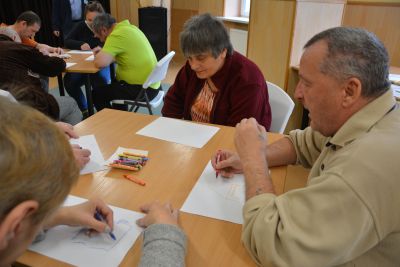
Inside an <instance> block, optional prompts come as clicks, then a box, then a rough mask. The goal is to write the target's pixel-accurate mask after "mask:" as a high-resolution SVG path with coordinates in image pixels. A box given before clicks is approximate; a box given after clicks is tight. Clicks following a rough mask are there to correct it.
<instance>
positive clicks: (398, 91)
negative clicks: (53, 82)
mask: <svg viewBox="0 0 400 267" xmlns="http://www.w3.org/2000/svg"><path fill="white" fill-rule="evenodd" d="M391 88H392V90H393V95H394V96H395V97H397V98H400V86H398V85H395V84H391Z"/></svg>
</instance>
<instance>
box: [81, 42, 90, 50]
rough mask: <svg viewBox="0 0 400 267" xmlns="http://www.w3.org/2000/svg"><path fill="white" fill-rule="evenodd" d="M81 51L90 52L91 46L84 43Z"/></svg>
mask: <svg viewBox="0 0 400 267" xmlns="http://www.w3.org/2000/svg"><path fill="white" fill-rule="evenodd" d="M81 50H85V51H88V50H90V45H88V44H87V43H84V44H83V45H81Z"/></svg>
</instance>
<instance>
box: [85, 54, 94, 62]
mask: <svg viewBox="0 0 400 267" xmlns="http://www.w3.org/2000/svg"><path fill="white" fill-rule="evenodd" d="M85 60H86V61H93V60H94V55H91V56H88V57H87V58H86V59H85Z"/></svg>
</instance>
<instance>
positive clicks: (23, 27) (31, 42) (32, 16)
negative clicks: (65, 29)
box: [0, 10, 64, 91]
mask: <svg viewBox="0 0 400 267" xmlns="http://www.w3.org/2000/svg"><path fill="white" fill-rule="evenodd" d="M41 24H42V21H41V19H40V17H39V16H38V15H37V14H36V13H35V12H33V11H30V10H29V11H25V12H22V13H21V14H20V15H19V16H18V17H17V20H16V21H15V23H14V24H12V25H6V24H4V23H1V25H0V31H1V29H3V28H8V29H9V30H11V31H14V32H15V33H16V36H17V37H16V38H14V39H13V41H14V42H19V43H21V42H22V43H23V44H25V45H28V46H31V47H34V48H36V49H37V50H39V51H40V52H41V53H42V54H44V55H49V54H63V53H64V51H63V50H62V49H61V48H60V47H52V46H49V45H47V44H42V43H38V42H36V41H35V34H36V33H37V32H38V31H39V30H40V27H41ZM40 82H41V83H42V87H43V89H44V90H46V91H49V77H48V76H45V75H40Z"/></svg>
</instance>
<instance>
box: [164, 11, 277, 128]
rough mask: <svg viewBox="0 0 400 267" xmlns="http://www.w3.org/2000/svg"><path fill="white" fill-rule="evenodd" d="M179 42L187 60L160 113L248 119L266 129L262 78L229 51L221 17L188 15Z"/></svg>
mask: <svg viewBox="0 0 400 267" xmlns="http://www.w3.org/2000/svg"><path fill="white" fill-rule="evenodd" d="M180 43H181V49H182V52H183V54H184V56H185V57H186V58H187V62H186V64H185V66H183V67H182V69H181V70H180V71H179V73H178V75H177V77H176V79H175V82H174V84H173V85H172V86H171V88H170V89H169V90H168V93H167V94H166V96H165V99H164V107H163V109H162V115H163V116H165V117H171V118H177V119H185V120H192V121H198V122H206V123H214V124H220V125H228V126H235V125H236V124H237V123H239V122H240V121H241V120H242V119H244V118H250V117H253V118H255V119H256V120H257V122H258V123H259V124H261V125H262V126H264V127H265V128H266V129H267V130H268V129H269V127H270V125H271V108H270V105H269V97H268V88H267V85H266V82H265V78H264V76H263V74H262V72H261V71H260V69H259V68H258V67H257V65H256V64H254V63H253V62H252V61H250V60H249V59H248V58H246V57H245V56H243V55H241V54H240V53H238V52H236V51H234V50H233V47H232V44H231V41H230V39H229V34H228V32H227V30H226V28H225V27H224V25H223V23H222V22H221V21H220V20H218V19H217V18H215V17H213V16H211V15H210V14H202V15H199V16H194V17H192V18H190V19H189V20H188V21H187V22H185V24H184V27H183V31H182V32H181V34H180Z"/></svg>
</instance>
